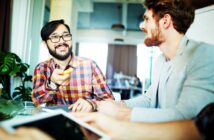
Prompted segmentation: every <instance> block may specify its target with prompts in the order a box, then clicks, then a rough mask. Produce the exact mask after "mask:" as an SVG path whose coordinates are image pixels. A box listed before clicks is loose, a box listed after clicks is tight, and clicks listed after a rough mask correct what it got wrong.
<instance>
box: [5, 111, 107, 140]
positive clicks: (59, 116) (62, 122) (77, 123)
mask: <svg viewBox="0 0 214 140" xmlns="http://www.w3.org/2000/svg"><path fill="white" fill-rule="evenodd" d="M1 126H2V127H3V128H4V129H5V130H6V131H8V132H10V133H13V132H14V131H15V129H16V128H18V127H20V126H25V127H28V126H29V127H36V128H39V129H40V130H42V131H44V132H46V133H47V134H49V135H50V136H52V137H53V138H54V139H56V140H71V139H74V140H110V138H109V137H108V136H107V135H106V134H104V133H103V132H101V131H100V130H98V129H96V128H94V127H92V126H90V125H88V124H87V123H85V122H83V121H82V120H80V119H78V118H75V117H74V116H72V115H71V114H68V113H67V112H65V111H63V110H54V111H52V112H48V113H47V112H46V113H40V114H36V115H34V116H30V117H24V118H20V119H12V120H8V121H4V122H2V123H1Z"/></svg>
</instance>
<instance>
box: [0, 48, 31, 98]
mask: <svg viewBox="0 0 214 140" xmlns="http://www.w3.org/2000/svg"><path fill="white" fill-rule="evenodd" d="M28 68H29V65H28V64H26V63H23V62H22V61H21V59H20V57H19V56H18V55H16V54H15V53H11V52H0V83H1V84H2V86H3V89H2V95H1V97H3V98H5V99H16V100H22V101H31V91H32V88H31V87H26V83H27V82H32V76H31V75H28V74H27V70H28ZM11 77H18V78H19V80H20V82H21V85H20V86H18V87H16V88H15V91H14V93H13V94H12V96H11V94H10V88H11V87H10V79H11Z"/></svg>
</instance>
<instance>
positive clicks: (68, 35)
mask: <svg viewBox="0 0 214 140" xmlns="http://www.w3.org/2000/svg"><path fill="white" fill-rule="evenodd" d="M63 36H64V37H70V36H71V35H70V34H66V35H63Z"/></svg>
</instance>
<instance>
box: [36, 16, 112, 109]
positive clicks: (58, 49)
mask: <svg viewBox="0 0 214 140" xmlns="http://www.w3.org/2000/svg"><path fill="white" fill-rule="evenodd" d="M41 37H42V40H43V41H44V43H45V44H46V46H47V48H48V50H49V53H50V54H51V56H52V58H51V59H49V60H47V61H45V62H41V63H39V64H38V65H37V66H36V67H35V70H34V76H33V92H32V100H33V102H34V104H35V105H37V106H39V105H44V104H45V105H46V106H52V105H54V106H55V105H68V106H69V109H71V110H72V111H74V112H79V111H87V112H89V111H95V110H96V104H95V103H94V102H95V101H96V100H97V99H99V100H103V99H114V97H113V96H112V92H111V90H110V89H109V87H108V85H107V83H106V80H105V78H104V76H103V74H102V72H101V70H100V68H99V67H98V66H97V64H96V63H95V62H94V61H92V60H90V59H86V58H81V57H77V56H74V54H73V53H72V45H71V44H72V35H71V33H70V28H69V26H68V25H67V24H65V23H64V21H63V20H54V21H51V22H49V23H47V24H46V25H45V26H44V27H43V28H42V30H41Z"/></svg>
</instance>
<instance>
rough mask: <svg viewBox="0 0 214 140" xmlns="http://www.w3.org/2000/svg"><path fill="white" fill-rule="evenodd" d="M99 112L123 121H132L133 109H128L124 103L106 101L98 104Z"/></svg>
mask: <svg viewBox="0 0 214 140" xmlns="http://www.w3.org/2000/svg"><path fill="white" fill-rule="evenodd" d="M97 106H98V108H97V110H98V112H101V113H104V114H107V115H109V116H112V117H115V118H117V119H122V120H130V116H131V111H132V110H131V108H128V107H127V106H126V104H125V103H124V102H122V101H120V102H118V101H114V100H105V101H99V102H97Z"/></svg>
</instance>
